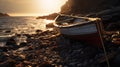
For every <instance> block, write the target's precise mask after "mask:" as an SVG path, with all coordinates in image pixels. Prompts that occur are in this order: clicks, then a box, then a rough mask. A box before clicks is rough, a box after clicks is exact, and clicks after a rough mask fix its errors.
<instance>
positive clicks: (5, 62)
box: [0, 60, 15, 67]
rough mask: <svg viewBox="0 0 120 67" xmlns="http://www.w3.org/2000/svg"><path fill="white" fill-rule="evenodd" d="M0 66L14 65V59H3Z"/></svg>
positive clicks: (11, 66)
mask: <svg viewBox="0 0 120 67" xmlns="http://www.w3.org/2000/svg"><path fill="white" fill-rule="evenodd" d="M0 67H15V61H14V60H7V61H4V62H2V63H0Z"/></svg>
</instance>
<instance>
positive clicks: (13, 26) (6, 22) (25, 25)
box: [0, 16, 46, 45]
mask: <svg viewBox="0 0 120 67" xmlns="http://www.w3.org/2000/svg"><path fill="white" fill-rule="evenodd" d="M45 25H46V23H45V21H44V19H36V17H18V16H17V17H0V45H3V44H4V42H3V41H4V40H5V38H7V37H9V36H12V35H13V34H23V33H26V34H32V33H34V32H35V30H38V29H40V30H45V29H46V28H45ZM3 39H4V40H3Z"/></svg>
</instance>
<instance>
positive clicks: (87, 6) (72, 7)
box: [61, 0, 120, 15]
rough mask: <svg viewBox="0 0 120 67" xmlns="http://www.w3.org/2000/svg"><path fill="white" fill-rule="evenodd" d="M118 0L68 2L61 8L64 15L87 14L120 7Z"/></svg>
mask: <svg viewBox="0 0 120 67" xmlns="http://www.w3.org/2000/svg"><path fill="white" fill-rule="evenodd" d="M119 3H120V0H68V2H66V4H65V5H63V7H62V8H61V13H64V14H83V15H86V14H89V13H95V12H99V11H102V10H106V9H110V8H114V7H116V6H120V4H119Z"/></svg>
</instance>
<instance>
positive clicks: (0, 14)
mask: <svg viewBox="0 0 120 67" xmlns="http://www.w3.org/2000/svg"><path fill="white" fill-rule="evenodd" d="M9 16H10V15H8V14H7V13H0V17H9Z"/></svg>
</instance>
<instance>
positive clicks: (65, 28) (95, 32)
mask: <svg viewBox="0 0 120 67" xmlns="http://www.w3.org/2000/svg"><path fill="white" fill-rule="evenodd" d="M100 22H101V21H100V19H99V18H88V17H76V16H68V15H59V16H57V18H56V19H55V23H54V26H55V27H57V28H58V29H59V31H60V32H61V34H63V35H64V36H66V37H69V38H71V39H74V40H79V41H83V42H87V43H89V44H92V45H95V46H98V47H102V41H101V40H102V39H101V37H100V33H101V31H102V28H101V23H100Z"/></svg>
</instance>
